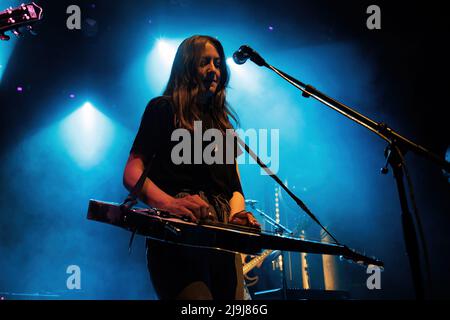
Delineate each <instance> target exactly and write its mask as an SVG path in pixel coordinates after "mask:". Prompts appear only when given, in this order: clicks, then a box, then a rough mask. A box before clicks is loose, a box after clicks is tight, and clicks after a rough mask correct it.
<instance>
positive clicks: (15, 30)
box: [12, 29, 23, 37]
mask: <svg viewBox="0 0 450 320" xmlns="http://www.w3.org/2000/svg"><path fill="white" fill-rule="evenodd" d="M12 33H14V35H15V36H16V37H21V36H22V35H23V34H22V32H20V31H19V29H14V30H13V31H12Z"/></svg>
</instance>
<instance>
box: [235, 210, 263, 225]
mask: <svg viewBox="0 0 450 320" xmlns="http://www.w3.org/2000/svg"><path fill="white" fill-rule="evenodd" d="M230 223H232V224H237V225H241V226H247V227H252V228H257V229H260V230H261V225H260V224H259V222H258V220H256V218H255V217H254V216H253V213H251V212H250V211H246V210H242V211H239V212H237V213H234V214H232V215H231V216H230Z"/></svg>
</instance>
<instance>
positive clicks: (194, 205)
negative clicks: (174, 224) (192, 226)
mask: <svg viewBox="0 0 450 320" xmlns="http://www.w3.org/2000/svg"><path fill="white" fill-rule="evenodd" d="M158 209H161V210H164V211H167V212H170V213H172V214H174V215H176V216H178V217H180V218H188V219H189V220H190V221H192V222H198V221H199V220H200V219H207V218H209V217H210V213H209V204H208V203H207V202H206V201H205V200H203V199H202V198H200V196H199V195H197V194H195V195H187V196H185V197H183V198H173V197H171V199H169V200H168V201H166V203H164V204H162V205H160V206H159V207H158Z"/></svg>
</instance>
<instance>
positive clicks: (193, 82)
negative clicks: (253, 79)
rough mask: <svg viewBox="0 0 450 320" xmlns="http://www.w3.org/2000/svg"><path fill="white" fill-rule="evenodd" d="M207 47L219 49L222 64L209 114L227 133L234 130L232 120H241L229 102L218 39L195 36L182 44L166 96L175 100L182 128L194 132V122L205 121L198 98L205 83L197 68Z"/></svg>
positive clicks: (223, 55) (224, 63)
mask: <svg viewBox="0 0 450 320" xmlns="http://www.w3.org/2000/svg"><path fill="white" fill-rule="evenodd" d="M207 43H210V44H212V45H213V46H214V47H215V48H216V50H217V52H218V53H219V56H220V60H221V61H220V81H219V83H218V86H217V89H216V92H215V94H214V95H213V97H212V98H211V106H210V107H211V108H209V110H210V113H211V118H212V120H213V124H214V126H215V127H217V128H218V129H220V130H222V131H225V130H226V129H232V128H233V126H232V124H231V123H230V119H229V117H231V118H232V119H233V120H234V121H235V122H236V123H238V120H237V116H236V114H235V112H234V111H233V110H232V109H231V107H230V106H229V105H228V103H227V101H226V87H227V85H228V81H229V72H228V68H227V65H226V60H225V53H224V50H223V47H222V44H221V43H220V42H219V41H218V40H217V39H215V38H213V37H210V36H204V35H195V36H192V37H190V38H187V39H185V40H184V41H183V42H182V43H181V44H180V46H179V47H178V50H177V53H176V55H175V59H174V62H173V65H172V70H171V72H170V77H169V81H168V83H167V87H166V89H165V91H164V95H165V96H170V97H171V98H172V102H173V105H174V107H175V110H174V111H175V116H176V122H177V124H178V126H179V127H182V128H186V129H188V130H193V128H194V121H196V120H201V112H202V111H201V108H200V105H199V101H198V97H199V93H200V88H201V86H202V80H201V79H199V77H198V72H197V68H198V66H199V64H200V58H201V52H202V50H203V49H204V48H205V46H206V44H207Z"/></svg>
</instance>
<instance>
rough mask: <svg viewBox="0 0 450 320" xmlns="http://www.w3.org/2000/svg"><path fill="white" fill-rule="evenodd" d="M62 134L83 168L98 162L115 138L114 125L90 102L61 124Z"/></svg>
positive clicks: (66, 145) (63, 140)
mask: <svg viewBox="0 0 450 320" xmlns="http://www.w3.org/2000/svg"><path fill="white" fill-rule="evenodd" d="M60 135H61V139H62V142H63V145H64V146H65V148H66V150H67V152H68V153H69V154H70V155H71V156H72V158H73V159H75V161H76V162H77V163H78V165H79V166H81V167H83V168H90V167H92V166H95V165H96V164H98V163H99V162H100V161H101V160H102V159H103V157H104V155H105V151H106V150H107V148H108V147H109V146H110V145H111V143H112V141H113V138H114V125H113V123H112V122H111V121H110V120H109V119H108V117H106V116H105V115H104V114H102V113H101V112H99V111H98V110H97V109H95V108H94V106H93V105H92V104H91V103H90V102H86V103H85V104H84V105H83V106H82V107H81V108H79V109H78V110H76V111H75V112H74V113H72V114H71V115H69V116H68V117H67V118H66V119H64V120H63V121H62V122H61V124H60Z"/></svg>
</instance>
